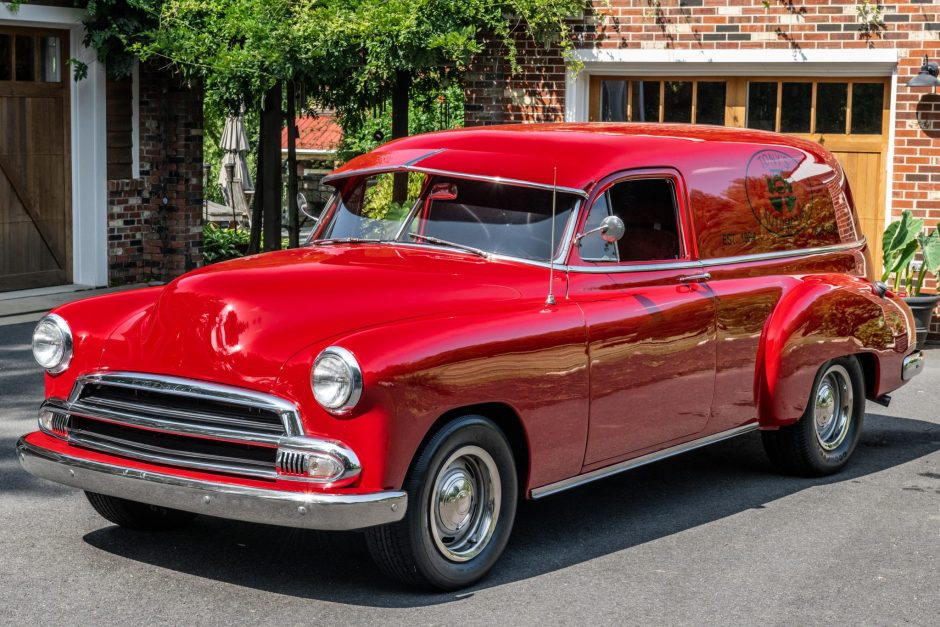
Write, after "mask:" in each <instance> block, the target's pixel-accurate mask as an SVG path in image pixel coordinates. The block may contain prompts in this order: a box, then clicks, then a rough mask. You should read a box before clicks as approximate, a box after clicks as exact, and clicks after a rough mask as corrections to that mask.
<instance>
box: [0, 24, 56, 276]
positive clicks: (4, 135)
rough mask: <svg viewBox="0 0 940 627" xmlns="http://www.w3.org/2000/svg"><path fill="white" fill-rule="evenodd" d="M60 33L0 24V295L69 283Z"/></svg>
mask: <svg viewBox="0 0 940 627" xmlns="http://www.w3.org/2000/svg"><path fill="white" fill-rule="evenodd" d="M67 49H68V34H67V32H66V31H53V30H38V29H28V28H7V27H0V291H7V290H14V289H23V288H30V287H41V286H46V285H55V284H60V283H68V282H69V281H70V280H71V257H72V251H71V239H72V238H71V177H70V174H69V172H70V167H71V166H70V162H69V160H70V154H69V152H70V151H69V147H70V142H69V102H68V98H69V92H68V73H67V71H66V68H65V65H64V63H65V58H66V57H65V51H66V50H67Z"/></svg>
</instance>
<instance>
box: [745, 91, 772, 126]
mask: <svg viewBox="0 0 940 627" xmlns="http://www.w3.org/2000/svg"><path fill="white" fill-rule="evenodd" d="M747 127H748V128H756V129H759V130H762V131H772V130H774V129H776V127H777V83H748V85H747Z"/></svg>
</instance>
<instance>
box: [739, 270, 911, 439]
mask: <svg viewBox="0 0 940 627" xmlns="http://www.w3.org/2000/svg"><path fill="white" fill-rule="evenodd" d="M909 341H910V326H909V322H908V320H907V318H906V317H905V316H904V315H903V310H902V309H901V308H899V307H898V306H897V305H896V304H895V303H894V302H893V301H891V300H890V299H882V298H879V297H878V296H877V295H876V294H875V293H874V291H873V290H872V288H871V285H870V284H869V283H868V282H867V281H865V280H864V279H860V278H855V277H850V276H846V275H814V276H807V277H804V278H803V279H801V280H800V281H799V282H798V283H797V284H796V285H795V286H794V287H793V288H792V289H790V290H788V291H787V292H786V293H785V294H784V295H783V296H782V297H781V299H780V301H779V302H778V303H777V306H776V307H775V308H774V311H773V313H772V314H771V315H770V317H769V318H768V320H767V323H766V325H765V326H764V330H763V334H762V336H761V343H760V348H759V353H758V359H757V369H756V372H755V390H756V395H757V406H758V416H759V419H760V424H761V427H762V428H776V427H781V426H786V425H789V424H793V423H794V422H796V421H797V420H799V419H800V417H801V416H802V415H803V413H804V411H805V410H806V406H807V404H808V402H809V395H810V391H811V389H812V385H813V380H814V379H815V376H816V373H817V372H818V371H819V368H820V367H821V366H822V365H823V364H824V363H825V362H826V361H828V360H830V359H834V358H836V357H843V356H847V355H859V354H863V355H871V356H872V358H873V362H874V365H875V368H874V372H873V373H872V376H873V377H874V379H875V380H874V381H871V382H869V383H870V384H869V389H868V393H869V395H873V396H877V395H880V394H883V393H884V391H885V387H886V386H888V385H890V381H889V379H887V378H886V374H887V373H888V372H893V370H897V371H898V373H900V361H901V359H902V358H903V353H904V352H905V351H906V350H907V348H908V344H909ZM882 373H885V374H884V375H883V374H882ZM895 387H897V386H895Z"/></svg>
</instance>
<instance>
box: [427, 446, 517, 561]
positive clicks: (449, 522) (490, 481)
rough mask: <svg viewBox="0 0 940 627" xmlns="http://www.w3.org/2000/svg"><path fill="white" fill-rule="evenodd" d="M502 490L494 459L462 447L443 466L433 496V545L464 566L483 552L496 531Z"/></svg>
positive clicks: (431, 504) (484, 452)
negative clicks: (463, 563) (464, 563)
mask: <svg viewBox="0 0 940 627" xmlns="http://www.w3.org/2000/svg"><path fill="white" fill-rule="evenodd" d="M501 498H502V486H501V485H500V481H499V472H498V471H497V469H496V462H495V461H493V458H492V456H490V454H489V453H487V452H486V451H484V450H483V449H482V448H480V447H478V446H463V447H461V448H459V449H457V450H456V451H454V452H453V453H452V454H451V455H450V457H448V458H447V460H446V461H445V462H444V464H443V465H442V466H441V470H440V471H439V472H438V473H437V477H436V478H435V480H434V491H433V492H432V493H431V503H430V512H429V513H430V523H431V536H432V538H433V539H434V544H435V545H436V546H437V548H438V550H439V551H440V552H441V554H442V555H444V557H446V558H447V559H449V560H451V561H454V562H465V561H467V560H469V559H472V558H473V557H475V556H476V555H478V554H479V553H480V551H482V550H483V549H484V548H485V547H486V545H487V543H489V541H490V538H492V536H493V531H495V529H496V521H497V520H498V519H499V509H500V501H501Z"/></svg>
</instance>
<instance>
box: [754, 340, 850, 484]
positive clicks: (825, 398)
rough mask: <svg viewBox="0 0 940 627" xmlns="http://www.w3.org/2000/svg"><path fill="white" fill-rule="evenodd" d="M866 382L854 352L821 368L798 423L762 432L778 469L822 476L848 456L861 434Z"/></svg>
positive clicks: (837, 467) (847, 459)
mask: <svg viewBox="0 0 940 627" xmlns="http://www.w3.org/2000/svg"><path fill="white" fill-rule="evenodd" d="M864 416H865V384H864V379H863V377H862V369H861V367H860V366H859V364H858V361H857V360H856V359H855V358H854V357H840V358H838V359H833V360H832V361H829V362H827V363H826V364H824V365H823V367H822V368H820V370H819V372H818V373H817V374H816V379H815V381H814V382H813V389H812V392H811V393H810V398H809V404H808V405H807V407H806V411H805V412H804V413H803V416H802V417H801V418H800V419H799V421H797V422H796V423H794V424H792V425H790V426H787V427H781V428H780V429H778V430H776V431H762V432H761V436H762V438H763V442H764V449H765V450H766V451H767V454H768V456H769V457H770V459H771V460H772V461H773V462H774V463H775V464H776V465H777V466H778V467H780V468H781V469H783V470H785V471H787V472H791V473H795V474H800V475H806V476H823V475H828V474H832V473H834V472H837V471H838V470H840V469H841V468H842V467H843V466H845V464H846V463H848V461H849V457H851V455H852V452H853V451H855V447H856V446H857V445H858V440H859V437H860V436H861V430H862V421H863V419H864Z"/></svg>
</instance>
